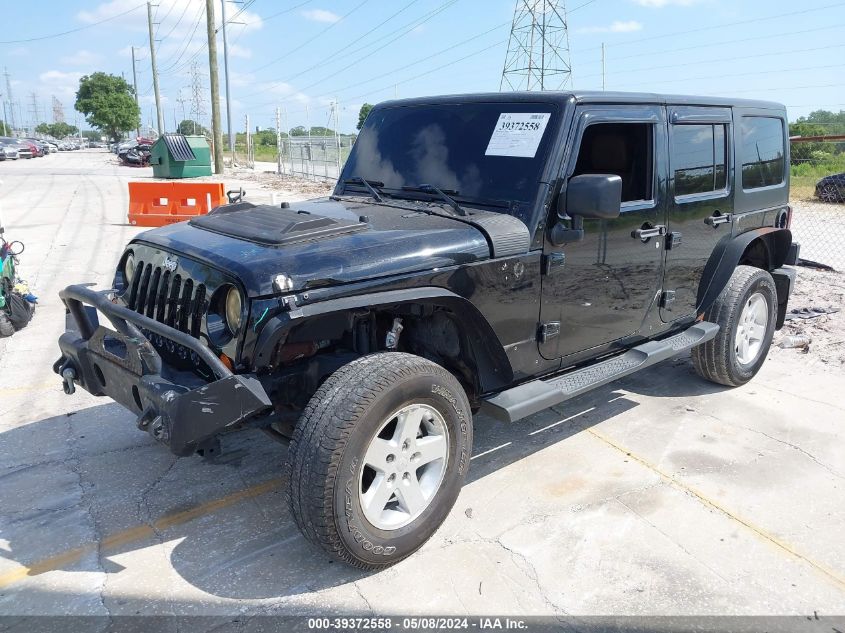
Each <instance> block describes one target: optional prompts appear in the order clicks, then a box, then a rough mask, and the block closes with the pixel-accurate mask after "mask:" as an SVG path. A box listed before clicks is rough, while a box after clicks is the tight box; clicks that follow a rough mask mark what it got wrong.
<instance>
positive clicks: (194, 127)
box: [176, 119, 208, 136]
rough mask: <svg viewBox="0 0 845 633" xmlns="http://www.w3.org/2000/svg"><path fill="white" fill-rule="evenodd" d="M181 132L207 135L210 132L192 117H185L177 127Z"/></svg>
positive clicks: (192, 134)
mask: <svg viewBox="0 0 845 633" xmlns="http://www.w3.org/2000/svg"><path fill="white" fill-rule="evenodd" d="M176 131H177V132H179V134H190V135H191V136H205V135H206V134H208V130H206V129H205V128H204V127H203V126H202V125H200V124H199V123H197V122H196V121H194V120H192V119H184V120H183V121H182V122H181V123H180V124H179V125H178V126H177V127H176Z"/></svg>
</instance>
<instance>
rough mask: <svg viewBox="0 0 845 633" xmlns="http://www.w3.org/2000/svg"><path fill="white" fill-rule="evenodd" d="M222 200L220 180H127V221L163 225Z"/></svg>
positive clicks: (205, 210) (147, 224)
mask: <svg viewBox="0 0 845 633" xmlns="http://www.w3.org/2000/svg"><path fill="white" fill-rule="evenodd" d="M221 204H226V194H225V193H224V191H223V183H222V182H187V183H183V182H130V183H129V224H133V225H136V226H165V225H166V224H173V223H174V222H182V221H184V220H190V219H191V218H192V217H195V216H197V215H205V214H206V213H208V212H209V211H211V210H212V209H214V208H215V207H219V206H220V205H221Z"/></svg>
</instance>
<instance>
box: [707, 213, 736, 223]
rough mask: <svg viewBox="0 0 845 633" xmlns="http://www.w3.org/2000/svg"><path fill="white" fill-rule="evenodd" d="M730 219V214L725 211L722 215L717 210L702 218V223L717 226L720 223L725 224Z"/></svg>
mask: <svg viewBox="0 0 845 633" xmlns="http://www.w3.org/2000/svg"><path fill="white" fill-rule="evenodd" d="M730 221H731V214H730V213H725V214H724V215H722V214H721V213H719V212H718V211H716V212H715V213H714V214H713V215H711V216H710V217H709V218H704V223H705V224H707V225H708V226H719V225H720V224H727V223H728V222H730Z"/></svg>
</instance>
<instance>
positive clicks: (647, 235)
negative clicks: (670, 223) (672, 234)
mask: <svg viewBox="0 0 845 633" xmlns="http://www.w3.org/2000/svg"><path fill="white" fill-rule="evenodd" d="M663 235H666V227H665V226H663V225H662V224H658V225H657V226H652V225H651V224H650V223H649V222H646V223H645V224H643V225H642V227H641V228H639V229H636V230H634V231H631V237H633V238H634V239H638V240H642V241H643V242H647V241H648V240H650V239H651V238H653V237H662V236H663Z"/></svg>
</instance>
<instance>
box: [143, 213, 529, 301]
mask: <svg viewBox="0 0 845 633" xmlns="http://www.w3.org/2000/svg"><path fill="white" fill-rule="evenodd" d="M404 202H405V201H401V202H399V201H397V206H386V205H381V204H372V203H367V202H366V201H360V202H359V201H357V200H349V199H343V200H338V199H331V198H323V199H317V200H310V201H306V202H301V203H294V204H292V205H291V208H287V209H285V208H279V207H270V206H254V205H250V204H240V205H231V206H230V207H229V208H228V209H231V210H228V209H226V208H221V211H218V212H216V213H213V214H210V215H208V216H203V217H202V218H198V219H194V220H191V221H190V222H179V223H177V224H171V225H168V226H165V227H162V228H158V229H153V230H151V231H147V232H145V233H142V234H140V235H139V236H138V237H137V238H136V239H135V240H134V241H135V242H140V243H146V244H150V245H153V246H157V247H159V248H162V249H164V250H167V251H170V252H172V253H175V254H176V255H177V256H180V257H189V258H191V259H194V260H198V261H201V262H204V263H207V264H209V265H211V266H214V267H216V268H218V269H220V270H223V271H226V272H228V273H231V274H233V275H235V276H237V277H238V278H239V279H240V280H241V281H242V282H243V284H244V287H245V289H246V290H247V293H248V294H249V295H250V296H253V297H254V296H266V295H271V294H275V290H274V288H273V278H274V277H275V276H276V275H279V274H285V275H287V276H288V277H290V278H291V279H292V280H293V283H294V291H301V290H305V289H308V288H313V287H320V286H326V285H333V284H343V283H350V282H354V281H359V280H363V279H373V278H378V277H385V276H390V275H397V274H403V273H412V272H418V271H424V270H431V269H434V268H443V267H448V266H455V265H458V264H467V263H471V262H474V261H478V260H482V259H486V258H488V257H490V256H491V244H490V239H489V235H487V232H486V231H485V230H484V228H480V227H477V226H473V225H471V224H469V223H467V222H466V221H465V219H464V218H461V219H458V218H451V217H447V214H446V212H445V211H442V210H441V209H439V208H438V209H437V213H438V215H431V214H429V213H424V212H421V211H418V210H415V209H412V208H400V207H401V206H404ZM407 206H408V207H410V206H411V205H407ZM441 213H442V215H440V214H441ZM482 215H484V216H499V214H486V213H482ZM473 217H474V216H473ZM492 219H493V220H497V219H498V217H497V218H492ZM462 220H463V221H462ZM488 221H489V220H488ZM502 221H504V222H506V223H508V222H510V223H511V224H512V223H513V222H518V223H519V225H521V227H523V228H524V227H525V225H524V224H522V223H521V222H519V221H518V220H515V219H514V218H512V217H511V216H504V217H503V220H499V222H500V224H501V222H502ZM517 228H518V227H517ZM511 233H513V231H512V230H511ZM524 233H525V236H526V239H525V240H520V245H519V248H523V246H522V244H521V242H522V241H524V242H525V244H524V250H527V246H528V243H527V233H528V230H527V228H524ZM510 239H511V241H513V238H512V236H511V238H510ZM500 241H501V240H500Z"/></svg>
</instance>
